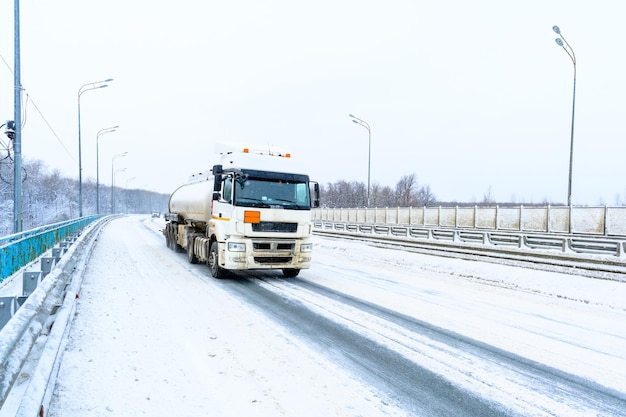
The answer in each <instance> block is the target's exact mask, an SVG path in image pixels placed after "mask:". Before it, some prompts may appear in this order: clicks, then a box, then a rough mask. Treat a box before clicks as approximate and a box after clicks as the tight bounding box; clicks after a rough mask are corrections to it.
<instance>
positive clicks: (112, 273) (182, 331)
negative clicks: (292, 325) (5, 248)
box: [47, 219, 405, 417]
mask: <svg viewBox="0 0 626 417" xmlns="http://www.w3.org/2000/svg"><path fill="white" fill-rule="evenodd" d="M147 233H150V232H147V231H145V230H141V228H140V227H139V226H138V225H137V221H136V220H133V219H120V220H116V221H113V222H111V223H110V225H109V226H107V228H106V229H105V230H104V231H103V233H102V234H101V236H100V238H99V242H98V244H97V246H96V248H95V250H94V253H93V257H92V260H91V261H90V263H89V265H88V270H87V272H86V275H85V278H84V281H83V287H82V290H81V294H80V299H79V305H78V307H77V315H76V317H75V319H74V323H73V327H72V336H71V337H70V340H69V342H68V345H67V348H66V351H65V353H64V357H63V362H62V365H61V368H60V371H59V376H58V381H57V386H56V388H55V392H54V396H53V401H52V404H51V408H50V410H49V412H48V414H47V415H48V416H50V417H54V416H57V417H60V416H63V417H74V416H76V417H78V416H80V417H82V416H85V415H89V416H110V415H133V416H138V415H151V416H166V415H167V416H172V415H177V416H191V415H215V416H220V417H224V416H226V417H227V416H245V415H254V416H259V417H262V416H281V415H283V416H295V415H317V416H331V415H332V416H355V417H356V416H368V417H376V416H381V417H382V416H403V415H405V413H404V412H403V411H402V410H400V409H398V408H396V407H394V406H393V405H391V404H387V403H385V399H384V398H381V397H380V396H379V395H378V394H377V393H375V392H373V391H372V390H371V389H369V388H368V387H366V386H364V385H363V384H362V383H361V382H359V381H357V380H355V379H353V378H352V377H351V376H349V375H346V374H345V373H344V372H343V371H342V370H341V369H339V368H337V367H336V366H335V365H334V364H332V363H331V362H329V361H328V360H327V359H325V358H324V357H323V355H320V354H318V353H317V352H315V351H312V350H311V348H309V347H308V346H306V345H303V344H301V343H299V342H298V341H297V340H294V339H291V338H289V336H288V335H285V334H283V333H282V330H281V328H280V327H278V326H276V325H275V324H274V323H272V322H271V321H269V320H267V319H265V318H263V317H261V316H259V315H258V313H256V312H255V311H254V310H252V309H250V308H249V307H247V306H246V305H245V304H243V303H242V302H240V301H238V300H237V299H235V298H234V297H233V296H231V295H230V294H229V293H228V292H226V291H225V290H223V289H221V288H220V286H219V285H213V284H215V282H214V281H212V280H210V279H209V280H206V279H203V277H202V276H197V275H196V276H193V275H191V276H190V274H189V273H188V271H187V269H188V265H187V264H186V260H185V259H180V258H181V257H174V256H172V254H171V252H170V251H169V249H167V248H166V247H165V245H164V243H163V241H161V240H156V239H151V236H150V237H148V236H146V234H147ZM157 261H158V262H157ZM163 261H165V262H163ZM155 265H159V266H158V267H157V266H155Z"/></svg>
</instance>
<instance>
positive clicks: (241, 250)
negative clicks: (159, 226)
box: [163, 148, 319, 278]
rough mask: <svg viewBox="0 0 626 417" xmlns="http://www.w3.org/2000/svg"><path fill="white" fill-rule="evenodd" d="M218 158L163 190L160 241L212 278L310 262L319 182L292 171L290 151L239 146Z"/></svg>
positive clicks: (290, 270)
mask: <svg viewBox="0 0 626 417" xmlns="http://www.w3.org/2000/svg"><path fill="white" fill-rule="evenodd" d="M220 159H221V161H220V162H221V163H220V164H217V165H214V166H213V168H212V169H211V170H210V171H207V172H204V173H200V174H196V175H192V176H191V177H190V178H189V181H188V182H187V183H186V184H184V185H182V186H180V187H178V188H177V189H176V190H175V191H174V192H173V193H172V194H171V196H170V199H169V203H168V213H166V214H165V215H164V217H165V220H166V225H165V229H164V230H163V234H164V236H165V240H166V244H167V246H168V247H169V248H171V249H173V250H175V251H180V252H186V253H187V259H188V261H189V262H190V263H198V262H203V263H206V264H207V265H208V266H209V269H210V272H211V275H212V276H213V277H215V278H222V277H223V276H224V274H225V271H228V270H265V269H280V270H282V272H283V275H284V276H285V277H295V276H296V275H298V273H299V272H300V270H301V269H306V268H310V266H311V253H312V246H313V244H312V243H311V236H312V229H313V227H312V223H311V207H319V185H318V184H317V183H316V182H312V181H310V180H309V176H308V175H306V174H303V173H297V170H296V169H294V166H293V162H292V160H291V155H290V154H284V153H273V152H261V151H256V152H254V151H250V150H249V149H248V148H244V149H241V150H240V151H238V152H233V151H229V152H223V153H221V154H220Z"/></svg>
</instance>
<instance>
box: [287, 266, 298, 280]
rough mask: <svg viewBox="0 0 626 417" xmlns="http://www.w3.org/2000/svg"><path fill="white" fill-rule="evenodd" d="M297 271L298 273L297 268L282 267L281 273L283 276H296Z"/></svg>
mask: <svg viewBox="0 0 626 417" xmlns="http://www.w3.org/2000/svg"><path fill="white" fill-rule="evenodd" d="M299 273H300V270H299V269H293V268H285V269H283V275H284V276H285V278H293V277H297V276H298V274H299Z"/></svg>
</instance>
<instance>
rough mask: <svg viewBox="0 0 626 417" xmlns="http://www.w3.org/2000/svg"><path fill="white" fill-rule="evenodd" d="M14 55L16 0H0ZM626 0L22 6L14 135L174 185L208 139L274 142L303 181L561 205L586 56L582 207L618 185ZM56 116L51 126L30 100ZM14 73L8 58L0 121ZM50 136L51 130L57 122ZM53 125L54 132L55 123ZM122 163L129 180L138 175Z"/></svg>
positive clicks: (624, 131) (145, 180) (576, 192)
mask: <svg viewBox="0 0 626 417" xmlns="http://www.w3.org/2000/svg"><path fill="white" fill-rule="evenodd" d="M0 7H1V9H0V16H2V19H1V20H2V22H1V24H0V55H2V57H3V58H4V60H6V62H7V63H8V65H9V66H10V67H11V68H12V67H13V64H14V62H13V18H12V16H13V1H8V0H7V1H4V2H2V4H1V5H0ZM625 12H626V3H624V2H622V1H619V0H611V1H609V0H599V1H595V2H588V1H572V0H552V1H543V0H524V1H500V0H477V1H465V0H447V1H445V0H444V1H437V2H434V1H418V0H407V1H400V0H390V1H384V2H383V1H363V0H361V1H356V0H343V1H337V0H333V1H330V0H318V1H315V2H304V1H294V0H291V1H288V0H269V1H252V0H232V1H220V2H216V1H212V0H181V1H177V2H170V1H164V0H151V1H147V0H134V1H122V0H107V1H96V0H91V1H82V0H57V1H54V2H30V1H22V2H21V67H22V71H21V79H22V85H23V87H24V90H25V92H26V93H27V94H28V98H27V97H26V96H25V97H24V103H25V111H24V116H25V117H26V120H25V125H24V130H23V133H22V141H23V145H22V150H23V154H24V158H26V159H42V160H44V161H45V162H46V164H48V166H50V167H51V168H58V169H60V170H62V171H63V172H64V173H66V175H67V176H70V177H74V178H77V177H78V156H77V155H78V141H77V136H78V121H77V107H78V105H77V102H78V100H77V95H78V89H79V87H80V86H81V85H83V84H86V83H89V82H93V81H99V80H103V79H106V78H114V81H113V82H112V83H110V85H109V87H107V88H104V89H99V90H93V91H87V92H85V93H84V94H83V95H82V96H81V121H82V148H83V168H84V173H83V178H93V179H94V180H95V177H96V169H95V168H96V134H97V132H98V131H99V130H100V129H104V128H107V127H110V126H114V125H119V126H120V128H119V129H118V131H116V132H114V133H110V134H106V135H102V136H100V141H99V142H100V146H99V148H100V179H101V182H103V183H105V184H110V182H111V159H112V156H113V155H114V154H117V153H120V152H125V151H127V152H128V156H126V157H124V158H120V159H118V160H116V162H115V168H116V169H117V168H124V167H125V168H127V170H126V171H125V172H122V173H119V174H117V176H116V182H117V185H121V186H125V185H128V187H131V188H132V187H143V188H147V189H151V190H154V191H159V192H164V193H169V192H171V191H172V190H173V189H174V188H175V187H177V186H178V185H180V184H181V183H183V182H184V181H186V179H187V177H188V176H189V175H190V174H192V173H195V172H200V171H204V170H206V169H208V168H210V167H211V166H212V165H213V163H214V160H213V157H212V153H213V150H214V145H215V143H218V142H226V141H236V142H238V143H253V144H273V145H275V146H278V147H281V148H283V149H286V150H288V151H290V152H291V153H292V154H293V155H294V158H296V159H298V160H299V161H301V163H302V164H303V167H305V169H306V171H308V172H309V173H310V175H311V177H312V178H313V179H316V180H318V181H320V182H322V183H323V184H326V183H328V182H335V181H338V180H347V181H360V182H363V183H366V182H367V173H368V136H367V130H366V129H364V128H363V127H360V126H357V125H356V124H354V123H352V122H351V120H350V118H349V117H348V114H349V113H352V114H354V115H356V116H358V117H360V118H362V119H364V120H365V121H367V122H368V123H369V124H370V126H371V128H372V148H371V149H372V157H371V178H372V183H378V184H380V185H389V186H395V184H396V182H397V181H398V180H399V179H400V178H401V177H402V176H403V175H407V174H412V173H415V174H416V176H417V179H418V182H419V183H420V184H421V185H429V186H430V187H431V190H432V192H433V193H434V194H435V195H436V196H437V197H438V199H440V200H443V201H453V200H456V201H481V200H482V199H483V197H484V196H485V195H486V194H488V193H490V194H491V196H492V197H493V198H495V199H497V200H499V201H514V202H518V203H519V202H543V201H544V200H547V201H550V202H553V203H558V202H560V203H565V202H566V199H567V182H568V164H569V147H570V123H571V115H572V87H573V68H574V67H573V65H572V62H571V60H570V58H569V57H568V56H567V55H566V53H565V52H564V51H563V50H562V49H561V48H559V47H558V46H557V45H556V43H555V42H554V39H555V38H556V36H557V35H556V34H555V33H554V32H553V31H552V26H553V25H559V26H560V28H561V30H562V33H563V35H564V36H565V39H567V41H568V42H569V43H570V44H571V45H572V47H573V48H574V51H575V53H576V57H577V60H578V62H577V64H578V65H577V68H578V76H577V91H576V118H575V139H574V140H575V147H574V177H573V192H572V200H573V203H574V204H598V203H602V204H616V203H618V202H619V203H621V202H623V201H626V181H624V179H623V177H624V169H623V166H624V163H623V155H624V153H625V151H626V126H625V123H624V120H625V115H626V100H624V97H625V96H626V82H625V81H624V76H623V74H625V73H626V57H625V55H624V44H623V41H624V40H625V39H626V26H624V25H623V21H622V20H623V16H624V15H625ZM33 104H35V105H36V106H37V108H38V109H39V111H41V113H42V114H43V116H44V117H45V120H46V121H47V123H49V124H50V126H52V129H53V130H54V132H52V131H51V129H50V128H48V126H47V125H46V123H45V121H44V119H43V118H42V116H41V115H40V114H39V113H38V111H37V108H35V107H34V105H33ZM12 118H13V74H12V72H11V69H10V68H8V67H7V65H5V63H4V62H0V120H2V121H4V120H7V119H12ZM55 133H56V135H55ZM57 136H58V138H57ZM131 178H134V179H132V180H131Z"/></svg>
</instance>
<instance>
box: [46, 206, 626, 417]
mask: <svg viewBox="0 0 626 417" xmlns="http://www.w3.org/2000/svg"><path fill="white" fill-rule="evenodd" d="M162 226H163V223H162V220H160V219H150V218H146V217H140V216H131V217H125V218H120V219H117V220H114V221H112V222H111V223H110V224H109V225H108V226H106V228H105V229H104V231H103V232H102V233H101V235H100V237H99V240H98V243H97V245H96V247H95V250H94V252H93V255H92V259H91V261H90V262H89V264H88V268H87V272H86V275H85V277H84V281H83V285H82V289H81V291H80V294H79V297H80V298H79V300H78V305H77V310H76V312H77V313H76V316H75V318H74V321H73V325H72V331H71V336H70V340H69V341H68V344H67V346H66V350H65V353H64V356H63V361H62V363H61V367H60V370H59V375H58V379H57V383H56V386H55V389H54V394H53V398H52V403H51V404H50V409H49V410H47V414H46V415H48V416H57V417H61V416H64V417H74V416H81V417H82V416H86V415H88V416H112V415H116V416H117V415H120V416H121V415H124V416H126V415H128V416H131V415H132V416H136V415H152V416H171V415H176V416H192V415H193V416H197V415H203V416H247V415H249V416H309V415H311V416H313V415H314V416H368V417H376V416H383V415H384V416H404V415H416V416H417V415H420V416H421V415H423V416H433V415H441V416H444V415H445V416H448V415H476V416H478V415H480V416H485V415H525V416H551V415H559V416H577V415H601V416H626V284H624V283H619V282H614V281H602V280H593V279H588V278H581V277H577V276H570V275H563V274H558V273H553V272H542V271H535V270H525V269H521V268H514V267H507V266H502V265H492V264H483V263H477V262H471V261H462V260H454V259H444V258H438V257H432V256H425V255H418V254H410V253H403V252H398V251H393V250H385V249H379V248H373V247H369V246H367V245H364V244H360V243H354V242H340V241H335V240H329V239H323V238H319V237H318V238H316V240H315V244H316V245H315V254H314V255H315V257H314V265H313V268H312V269H310V270H306V271H303V272H302V273H301V274H300V276H299V277H298V278H296V279H289V280H286V279H283V278H282V274H280V273H278V272H277V273H275V274H274V273H267V272H265V273H253V274H249V275H244V274H240V275H237V276H233V277H231V278H229V279H226V280H215V279H213V278H211V276H210V274H209V271H208V268H207V267H206V266H204V265H191V264H188V263H187V258H186V256H185V255H184V254H177V253H174V252H172V251H170V250H169V249H167V248H166V246H165V241H164V238H163V237H162V235H160V234H159V233H158V229H159V228H161V227H162Z"/></svg>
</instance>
